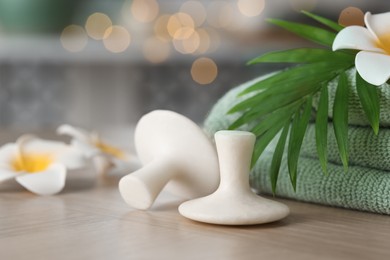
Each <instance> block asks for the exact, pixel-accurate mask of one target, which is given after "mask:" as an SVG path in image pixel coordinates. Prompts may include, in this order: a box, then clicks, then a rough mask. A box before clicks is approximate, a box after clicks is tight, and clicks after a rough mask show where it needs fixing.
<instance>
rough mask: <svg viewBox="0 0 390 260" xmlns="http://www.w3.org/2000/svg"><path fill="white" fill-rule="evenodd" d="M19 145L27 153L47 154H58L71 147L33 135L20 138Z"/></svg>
mask: <svg viewBox="0 0 390 260" xmlns="http://www.w3.org/2000/svg"><path fill="white" fill-rule="evenodd" d="M17 143H18V144H19V145H20V146H21V148H22V149H23V152H26V153H36V152H38V153H47V154H57V153H58V152H60V151H62V150H67V149H68V148H69V145H67V144H65V143H63V142H59V141H52V140H44V139H41V138H38V137H35V136H31V135H23V136H21V137H19V138H18V140H17Z"/></svg>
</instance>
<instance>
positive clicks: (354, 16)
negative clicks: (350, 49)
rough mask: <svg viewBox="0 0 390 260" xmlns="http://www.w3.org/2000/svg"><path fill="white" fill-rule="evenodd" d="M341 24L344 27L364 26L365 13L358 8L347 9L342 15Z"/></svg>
mask: <svg viewBox="0 0 390 260" xmlns="http://www.w3.org/2000/svg"><path fill="white" fill-rule="evenodd" d="M339 24H341V25H343V26H351V25H360V26H364V13H363V11H362V10H360V9H359V8H357V7H353V6H350V7H347V8H345V9H344V10H343V11H341V13H340V16H339Z"/></svg>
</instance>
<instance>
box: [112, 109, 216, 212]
mask: <svg viewBox="0 0 390 260" xmlns="http://www.w3.org/2000/svg"><path fill="white" fill-rule="evenodd" d="M135 147H136V150H137V154H138V156H139V159H140V160H141V162H142V164H143V165H144V166H143V167H142V168H141V169H139V170H137V171H135V172H133V173H131V174H129V175H126V176H125V177H123V178H122V179H121V180H120V182H119V191H120V193H121V195H122V197H123V199H124V200H125V202H126V203H127V204H129V205H130V206H132V207H134V208H137V209H143V210H145V209H148V208H149V207H151V205H152V204H153V202H154V200H155V199H156V197H157V196H158V194H159V193H160V192H161V190H162V189H163V188H164V186H165V185H166V186H167V187H166V189H167V190H168V191H169V192H171V193H172V194H174V195H177V196H180V197H182V198H185V199H192V198H196V197H200V196H204V195H207V194H210V193H212V192H213V191H215V190H216V188H217V187H218V183H219V168H218V157H217V153H216V150H215V147H214V145H213V144H212V143H211V141H210V140H209V139H208V138H207V136H206V135H205V134H204V133H203V131H202V129H200V128H199V126H197V125H196V124H195V123H194V122H192V121H191V120H189V119H188V118H186V117H184V116H182V115H180V114H177V113H175V112H172V111H166V110H156V111H153V112H150V113H148V114H146V115H144V116H143V117H142V118H141V119H140V121H139V122H138V124H137V127H136V129H135Z"/></svg>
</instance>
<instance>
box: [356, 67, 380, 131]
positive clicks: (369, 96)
mask: <svg viewBox="0 0 390 260" xmlns="http://www.w3.org/2000/svg"><path fill="white" fill-rule="evenodd" d="M356 89H357V93H358V95H359V99H360V103H361V104H362V107H363V110H364V113H365V114H366V116H367V119H368V121H369V122H370V124H371V127H372V129H373V130H374V133H375V134H376V135H377V134H378V131H379V115H380V111H379V110H380V108H379V96H378V87H376V86H374V85H371V84H370V83H368V82H366V81H365V80H364V79H362V77H361V76H360V75H359V73H358V72H356Z"/></svg>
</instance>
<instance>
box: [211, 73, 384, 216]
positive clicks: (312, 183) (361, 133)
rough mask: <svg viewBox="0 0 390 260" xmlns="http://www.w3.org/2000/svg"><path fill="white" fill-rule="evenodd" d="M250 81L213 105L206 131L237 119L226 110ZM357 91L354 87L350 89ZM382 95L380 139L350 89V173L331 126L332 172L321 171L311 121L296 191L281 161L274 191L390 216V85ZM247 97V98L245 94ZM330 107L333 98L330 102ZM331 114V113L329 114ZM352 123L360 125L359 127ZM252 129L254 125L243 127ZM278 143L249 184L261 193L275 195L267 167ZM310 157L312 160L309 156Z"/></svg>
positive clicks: (222, 127)
mask: <svg viewBox="0 0 390 260" xmlns="http://www.w3.org/2000/svg"><path fill="white" fill-rule="evenodd" d="M354 74H355V71H354V70H351V71H349V73H348V76H349V78H350V79H353V78H354ZM258 80H259V78H258V79H254V80H253V81H250V82H247V83H245V84H243V85H241V86H238V87H237V88H235V89H232V90H231V91H229V92H228V93H227V94H226V95H225V96H224V97H222V98H221V99H220V100H219V101H218V102H217V104H216V105H215V106H214V107H213V109H212V110H211V112H210V114H209V115H208V117H207V118H206V120H205V122H204V128H205V130H206V132H207V133H208V134H209V135H210V136H213V134H214V133H215V132H216V131H219V130H223V129H227V128H228V126H229V125H230V124H231V123H232V122H233V121H234V120H235V119H237V118H238V117H239V114H233V115H227V114H226V113H227V111H228V110H229V109H230V108H231V107H232V106H234V105H235V104H237V103H238V102H240V101H241V100H243V97H240V98H238V97H237V94H238V93H239V92H241V91H242V90H243V89H245V88H247V87H248V86H250V85H252V84H253V82H255V81H258ZM352 89H354V88H352ZM334 90H335V85H334V83H331V85H330V88H329V93H330V99H331V100H332V99H333V97H332V95H333V96H334ZM378 91H379V93H380V107H381V114H380V125H381V126H382V128H381V129H380V131H379V135H378V137H376V136H375V135H374V134H373V131H372V129H371V128H370V127H369V124H368V122H367V121H366V120H365V116H364V113H363V112H362V110H361V107H360V102H359V99H358V96H357V94H356V91H354V90H352V91H351V92H350V102H349V123H350V124H351V125H350V126H349V134H348V135H349V136H348V138H349V142H350V143H349V148H350V165H351V166H350V167H349V170H348V173H344V169H343V166H341V162H340V159H339V158H338V150H337V144H336V141H335V138H334V133H333V128H332V127H329V128H328V135H329V138H328V151H329V161H330V163H329V164H328V172H329V175H328V176H325V175H324V174H323V173H322V170H321V167H320V164H319V161H318V159H316V156H317V152H316V146H315V133H314V126H313V125H310V126H309V128H308V131H307V136H306V137H305V140H304V143H303V145H302V150H301V154H300V159H299V169H298V171H299V173H298V182H297V190H296V192H294V191H293V188H292V185H291V183H290V180H289V175H288V169H287V166H286V164H285V163H283V164H282V166H281V170H280V177H279V179H278V185H277V190H276V194H277V195H279V196H283V197H288V198H294V199H298V200H302V201H309V202H315V203H321V204H326V205H332V206H340V207H345V208H352V209H358V210H365V211H371V212H377V213H383V214H390V174H389V173H390V157H389V156H388V155H389V153H390V152H389V151H388V150H390V148H389V149H387V147H389V144H390V129H386V128H383V126H386V125H390V87H389V85H386V86H382V87H380V88H379V89H378ZM244 98H245V97H244ZM329 105H330V107H331V106H332V102H330V104H329ZM331 114H332V113H331V112H330V114H329V115H331ZM354 125H362V126H365V127H359V126H354ZM240 129H242V130H249V129H250V126H248V125H246V126H243V127H241V128H240ZM273 148H274V144H273V143H271V145H270V146H269V147H268V148H267V151H268V152H265V153H264V154H263V155H262V156H261V157H260V159H259V160H258V162H257V164H256V165H255V167H254V169H253V172H252V173H251V185H252V187H253V188H255V189H257V190H259V191H260V192H265V193H271V192H272V189H271V182H270V177H269V169H270V164H271V161H272V153H270V152H271V151H273ZM309 157H311V158H309Z"/></svg>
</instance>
